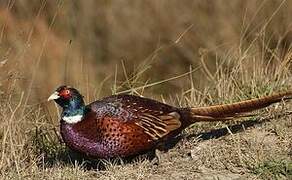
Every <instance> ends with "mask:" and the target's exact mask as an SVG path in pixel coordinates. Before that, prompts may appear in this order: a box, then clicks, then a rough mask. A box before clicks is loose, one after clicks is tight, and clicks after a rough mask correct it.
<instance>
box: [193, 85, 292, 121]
mask: <svg viewBox="0 0 292 180" xmlns="http://www.w3.org/2000/svg"><path fill="white" fill-rule="evenodd" d="M288 99H292V91H287V92H283V93H278V94H275V95H270V96H264V97H261V98H257V99H251V100H246V101H241V102H237V103H231V104H224V105H214V106H208V107H197V108H191V117H192V119H193V120H192V121H193V122H198V121H226V120H231V119H233V118H237V117H242V116H245V117H246V116H249V115H250V114H246V113H248V112H251V111H254V110H257V109H261V108H265V107H267V106H269V105H271V104H273V103H277V102H280V101H282V100H288Z"/></svg>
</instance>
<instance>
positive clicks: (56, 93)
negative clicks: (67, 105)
mask: <svg viewBox="0 0 292 180" xmlns="http://www.w3.org/2000/svg"><path fill="white" fill-rule="evenodd" d="M59 98H60V96H59V93H58V92H54V93H53V94H52V95H51V96H50V97H49V98H48V101H51V100H54V99H59Z"/></svg>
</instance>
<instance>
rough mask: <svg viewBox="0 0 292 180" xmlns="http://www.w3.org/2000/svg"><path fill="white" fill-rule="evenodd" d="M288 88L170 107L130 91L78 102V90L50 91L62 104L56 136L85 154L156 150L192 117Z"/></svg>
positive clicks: (239, 112)
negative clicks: (240, 98)
mask: <svg viewBox="0 0 292 180" xmlns="http://www.w3.org/2000/svg"><path fill="white" fill-rule="evenodd" d="M291 96H292V92H290V91H289V92H285V93H279V94H276V95H272V96H266V97H263V98H259V99H253V100H247V101H242V102H239V103H233V104H227V105H217V106H209V107H199V108H176V107H173V106H169V105H167V104H164V103H160V102H158V101H155V100H151V99H148V98H143V97H139V96H133V95H114V96H110V97H106V98H104V99H101V100H98V101H95V102H93V103H91V104H89V105H86V106H85V105H84V102H83V97H82V96H81V95H80V94H79V92H78V91H77V90H76V89H74V88H70V87H67V86H61V87H59V88H58V89H57V91H56V92H55V93H54V94H52V95H51V96H50V98H49V100H51V99H54V100H55V101H56V102H57V103H58V104H59V105H60V106H61V107H63V113H62V119H61V135H62V138H63V140H64V142H65V143H66V145H67V146H69V147H70V148H71V149H73V150H75V151H79V152H81V153H84V154H86V155H88V156H91V157H96V158H113V157H129V156H134V155H138V154H143V153H145V152H148V151H150V150H154V149H160V148H161V147H163V144H164V143H166V142H167V141H168V140H169V139H171V138H173V137H175V136H176V135H178V134H179V133H180V132H181V131H182V130H183V129H184V128H186V127H188V126H189V125H190V124H192V123H195V122H198V121H224V120H230V119H232V118H234V117H242V116H244V113H246V112H249V111H252V110H256V109H259V108H263V107H266V106H268V105H270V104H272V103H275V102H279V101H281V100H283V99H290V98H291Z"/></svg>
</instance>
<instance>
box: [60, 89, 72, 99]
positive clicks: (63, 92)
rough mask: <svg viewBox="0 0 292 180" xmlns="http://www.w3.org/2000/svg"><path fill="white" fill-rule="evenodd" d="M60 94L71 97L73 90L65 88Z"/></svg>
mask: <svg viewBox="0 0 292 180" xmlns="http://www.w3.org/2000/svg"><path fill="white" fill-rule="evenodd" d="M60 96H61V97H63V98H69V97H70V96H71V92H70V90H68V89H65V90H63V91H62V92H61V93H60Z"/></svg>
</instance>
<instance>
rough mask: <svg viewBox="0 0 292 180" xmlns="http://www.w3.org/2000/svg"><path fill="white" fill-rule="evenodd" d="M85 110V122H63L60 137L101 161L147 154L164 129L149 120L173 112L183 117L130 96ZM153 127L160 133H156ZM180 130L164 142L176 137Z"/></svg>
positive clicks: (153, 102) (71, 145) (151, 102)
mask: <svg viewBox="0 0 292 180" xmlns="http://www.w3.org/2000/svg"><path fill="white" fill-rule="evenodd" d="M86 109H87V112H86V114H85V117H84V120H82V121H81V122H79V123H76V124H68V123H66V122H65V121H63V120H62V121H61V134H62V137H63V139H64V141H65V142H66V144H67V145H68V146H69V147H70V148H72V149H74V150H77V151H81V152H86V154H87V155H89V156H93V157H100V158H110V157H127V156H132V155H136V154H141V153H143V152H147V151H149V150H151V149H153V148H155V147H156V146H158V145H159V142H161V139H160V138H162V134H165V131H164V130H163V128H164V127H165V125H163V124H162V122H161V124H158V123H155V122H152V123H153V124H149V121H150V120H149V119H150V118H153V117H157V118H158V117H161V116H169V115H168V114H169V113H172V112H178V113H179V115H180V116H182V117H183V116H185V115H184V113H180V112H183V111H181V110H179V109H178V108H175V107H172V106H169V105H166V104H163V103H159V102H157V101H154V100H151V99H145V98H142V97H138V96H131V95H117V96H110V97H107V98H104V99H102V100H99V101H96V102H94V103H91V104H89V105H87V106H86ZM166 118H167V117H166ZM168 118H173V117H172V116H169V117H168ZM142 119H144V121H145V122H143V120H142ZM182 119H187V118H182ZM143 123H144V124H145V125H144V124H143ZM146 123H147V124H146ZM140 124H142V125H140ZM183 124H184V125H188V124H189V123H183ZM143 125H144V126H149V130H148V131H149V132H148V133H145V129H144V128H143ZM174 125H175V124H174ZM151 126H152V127H151ZM155 126H156V127H161V129H155ZM181 128H183V126H182V127H181ZM181 128H179V129H181ZM151 129H152V131H151ZM179 129H178V131H175V132H172V133H171V134H167V135H166V136H165V137H163V138H164V139H166V138H167V137H169V136H175V135H177V134H178V133H179V132H180V130H179ZM154 131H157V132H154ZM150 133H151V135H149V134H150Z"/></svg>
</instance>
